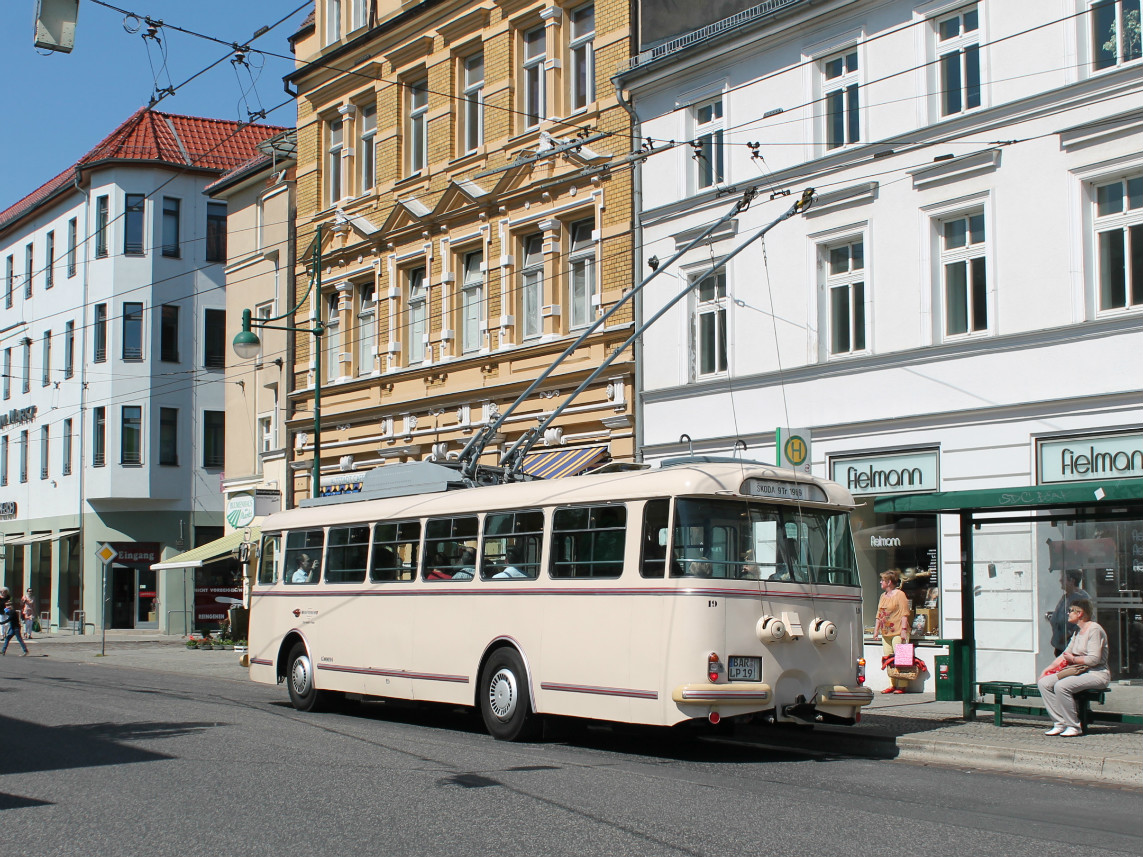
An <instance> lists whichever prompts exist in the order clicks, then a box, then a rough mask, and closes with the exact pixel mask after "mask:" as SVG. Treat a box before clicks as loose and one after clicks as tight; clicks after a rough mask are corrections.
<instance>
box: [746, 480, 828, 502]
mask: <svg viewBox="0 0 1143 857" xmlns="http://www.w3.org/2000/svg"><path fill="white" fill-rule="evenodd" d="M740 493H742V494H749V495H750V496H751V497H769V498H772V499H775V500H803V501H805V502H809V503H824V502H826V494H825V491H823V490H822V489H821V488H819V487H818V486H817V485H810V484H808V483H804V482H782V481H780V480H777V479H747V480H746V481H745V482H743V483H742V490H741V492H740Z"/></svg>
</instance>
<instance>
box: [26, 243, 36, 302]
mask: <svg viewBox="0 0 1143 857" xmlns="http://www.w3.org/2000/svg"><path fill="white" fill-rule="evenodd" d="M35 256H36V247H35V245H34V244H31V243H29V244H27V245H26V246H25V247H24V298H25V299H27V298H30V297H31V296H32V275H33V273H34V272H35V270H36V258H35Z"/></svg>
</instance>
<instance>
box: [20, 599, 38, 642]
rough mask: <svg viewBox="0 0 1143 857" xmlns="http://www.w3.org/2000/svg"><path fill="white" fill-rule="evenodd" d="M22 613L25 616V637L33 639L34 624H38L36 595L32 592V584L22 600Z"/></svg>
mask: <svg viewBox="0 0 1143 857" xmlns="http://www.w3.org/2000/svg"><path fill="white" fill-rule="evenodd" d="M20 614H21V615H22V616H23V617H24V638H25V639H27V640H30V639H32V626H33V625H35V624H36V596H34V595H33V594H32V588H31V587H30V586H29V587H28V591H27V592H25V593H24V597H23V598H22V599H21V600H20Z"/></svg>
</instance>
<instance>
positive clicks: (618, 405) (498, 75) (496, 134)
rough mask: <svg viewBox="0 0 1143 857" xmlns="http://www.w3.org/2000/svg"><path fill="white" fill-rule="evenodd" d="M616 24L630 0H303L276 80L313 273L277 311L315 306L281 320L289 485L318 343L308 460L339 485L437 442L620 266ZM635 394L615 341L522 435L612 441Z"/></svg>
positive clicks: (555, 379) (500, 405) (624, 186)
mask: <svg viewBox="0 0 1143 857" xmlns="http://www.w3.org/2000/svg"><path fill="white" fill-rule="evenodd" d="M631 36H632V28H631V20H630V4H629V3H628V2H627V0H622V2H619V0H596V2H594V3H592V2H587V3H585V2H583V0H568V2H557V0H484V2H471V0H468V2H465V0H424V1H423V2H419V3H414V2H403V3H402V2H398V0H374V2H368V0H318V2H317V4H316V9H315V15H314V16H313V19H312V20H311V21H309V22H307V24H306V25H305V26H303V28H302V29H301V30H300V31H299V32H298V33H297V34H296V35H295V36H294V48H295V53H296V56H297V58H298V67H297V69H296V71H295V72H294V73H293V74H292V75H291V76H290V78H289V79H288V82H289V83H290V84H291V85H293V86H295V87H296V88H297V91H298V167H297V176H298V179H297V181H298V184H297V232H298V240H297V247H298V260H297V268H296V282H295V288H296V289H297V292H296V294H297V295H301V294H302V293H303V292H304V290H305V287H306V284H307V283H308V282H309V281H310V278H311V276H312V274H313V271H312V260H313V258H314V257H313V242H314V240H315V235H316V234H317V232H318V227H319V225H320V227H321V242H320V248H321V271H320V280H321V289H320V292H317V291H316V290H315V292H313V293H311V297H310V299H309V300H308V301H307V302H306V303H305V304H303V306H302V308H301V309H300V311H299V314H298V317H296V318H295V323H296V324H297V325H298V326H308V325H312V324H313V323H314V322H315V321H320V322H322V324H323V325H324V327H325V332H324V335H323V336H322V337H320V338H316V337H312V336H299V337H298V339H297V349H296V351H295V366H294V370H295V373H296V382H297V383H296V385H295V386H296V392H295V394H294V395H293V396H292V400H291V408H292V411H291V414H290V418H289V420H288V422H287V427H288V429H289V430H290V431H291V432H293V435H292V436H293V440H292V444H293V448H294V459H295V460H294V465H293V466H294V468H295V469H294V470H293V471H292V472H293V477H294V487H295V496H296V497H299V498H302V497H306V496H312V491H313V488H312V486H311V484H310V483H311V477H310V471H311V469H312V468H311V464H312V449H313V438H312V436H310V433H307V429H308V428H309V427H310V426H311V424H312V407H313V394H314V374H315V373H314V360H313V357H314V354H313V352H312V349H313V347H314V346H315V343H320V347H321V348H322V349H323V353H322V358H323V359H322V375H323V377H322V378H321V394H322V425H323V428H322V437H321V445H322V463H323V476H322V481H323V484H327V483H328V484H336V483H338V482H340V481H343V480H344V481H352V480H353V479H354V478H359V476H360V473H361V471H363V470H367V469H370V468H372V467H375V466H378V465H381V464H385V463H392V462H397V461H408V460H417V459H424V458H428V457H431V458H434V459H441V458H445V457H452V456H455V455H456V454H457V453H458V452H459V451H460V450H461V449H462V448H463V447H464V446H465V444H466V443H467V442H468V441H469V439H470V438H471V437H472V436H473V433H474V432H475V431H477V430H478V429H479V428H480V427H481V426H482V425H486V424H487V423H488V422H489V421H490V420H492V419H494V418H495V416H496V415H497V414H498V413H501V412H503V411H504V410H505V409H506V408H507V406H508V405H509V404H510V403H511V402H513V401H514V400H515V399H516V397H517V396H518V395H519V394H520V393H521V392H522V391H523V390H524V389H525V388H526V387H527V386H528V384H529V383H530V382H531V381H532V380H534V379H535V378H536V377H537V375H538V374H539V373H540V372H541V371H543V370H544V369H545V368H546V367H549V366H551V365H552V364H553V362H554V361H555V359H556V357H557V356H558V355H559V354H560V353H561V352H562V351H563V350H564V349H565V348H566V347H567V345H568V344H569V343H571V342H572V341H573V340H574V338H575V337H576V336H578V335H579V334H580V333H582V332H583V330H584V329H585V328H586V327H587V326H588V325H589V324H591V323H592V322H594V321H595V320H596V319H597V318H598V317H599V316H600V315H602V313H603V312H605V311H606V310H607V309H608V308H609V307H611V306H612V305H614V303H615V302H616V301H617V300H619V299H620V298H621V297H622V296H623V295H624V293H625V291H626V290H629V289H630V288H631V286H632V285H633V282H634V279H633V278H634V275H635V272H634V271H633V266H632V259H633V255H632V254H633V245H632V240H633V239H632V195H631V170H630V163H628V162H626V161H625V160H624V159H625V158H626V156H627V155H629V154H630V150H631V137H630V116H629V114H628V112H627V111H626V110H625V108H624V106H623V105H622V104H620V102H619V101H618V99H617V98H616V95H615V92H614V90H613V88H612V86H611V83H610V76H611V75H612V74H614V73H615V71H616V70H617V69H618V67H619V65H620V63H622V62H623V61H624V60H626V59H627V57H628V56H629V55H630V52H631V45H632V38H631ZM569 144H572V145H569ZM307 248H308V249H307ZM632 318H633V313H632V311H631V310H630V308H629V307H628V306H626V305H625V306H624V307H623V309H622V310H620V311H619V312H617V313H616V314H615V316H613V317H612V318H611V319H609V320H608V323H607V324H606V326H604V327H603V328H601V329H600V330H599V331H597V332H595V333H593V334H592V335H591V337H590V338H589V339H588V340H587V341H586V342H585V343H584V344H583V346H582V347H580V348H579V349H578V350H577V351H576V352H575V353H574V354H573V355H572V356H571V357H570V358H569V359H567V360H566V361H564V362H563V363H562V364H561V365H560V367H559V368H558V369H557V370H556V372H555V373H554V374H553V375H552V377H551V378H550V379H549V380H548V382H546V383H545V384H544V385H542V386H541V387H540V388H539V389H538V390H537V391H536V392H535V394H534V395H533V396H532V397H530V399H529V400H528V401H526V402H525V403H523V404H522V406H521V407H520V408H519V409H518V410H517V411H516V412H515V413H514V414H513V415H512V416H511V417H510V418H509V419H508V420H507V421H506V422H505V423H504V425H503V427H502V429H501V431H500V432H498V433H497V434H496V435H495V437H494V438H493V439H492V443H491V444H490V446H489V447H488V448H487V449H486V452H485V454H484V456H483V458H482V462H483V463H486V464H493V463H496V461H497V460H498V459H499V453H500V452H501V451H502V450H503V449H505V448H506V446H508V445H511V444H512V443H513V442H514V441H515V440H516V439H517V438H519V437H520V435H521V434H522V433H523V432H524V431H525V430H527V429H528V428H531V427H535V426H536V425H537V424H538V423H539V421H540V420H541V419H543V418H544V417H545V416H546V415H547V414H549V413H551V411H552V410H553V409H554V408H555V407H556V406H557V405H558V404H559V403H561V402H562V401H563V398H564V397H565V396H566V395H567V394H568V393H569V392H570V391H571V390H573V389H574V388H575V387H576V386H577V385H578V384H579V383H580V382H581V381H582V380H583V379H584V378H586V377H587V376H588V375H589V374H590V373H591V371H592V370H593V369H595V368H597V367H598V366H599V365H600V364H601V363H602V362H603V360H604V359H605V356H606V355H607V354H608V353H609V352H610V351H611V350H612V349H614V347H615V346H616V345H617V344H618V343H621V342H622V341H623V340H624V339H626V338H627V337H628V336H629V335H630V334H631V331H632ZM633 399H634V389H633V362H632V356H631V354H630V352H629V351H628V352H625V353H624V354H623V355H621V356H620V358H619V359H617V360H616V361H615V363H614V364H613V365H612V366H611V367H610V369H609V371H607V372H605V373H603V374H602V375H601V376H600V377H599V378H598V380H597V381H596V382H594V383H593V384H592V386H591V387H589V388H588V389H587V390H586V391H585V392H584V393H583V394H582V395H581V396H580V397H579V398H577V399H576V400H575V402H574V403H573V404H572V405H571V406H570V407H569V408H568V409H567V410H566V411H565V412H564V413H563V414H561V416H560V418H559V420H558V422H557V423H556V424H554V425H553V426H552V428H551V429H549V431H547V432H546V433H545V435H544V438H543V439H542V440H540V441H539V442H538V443H537V445H536V446H535V447H534V450H533V454H538V453H542V452H551V451H554V450H563V449H575V448H583V449H584V450H585V452H586V450H588V449H592V450H595V454H594V455H592V454H586V455H585V457H584V458H585V460H584V461H583V462H581V464H583V465H584V466H586V464H587V463H588V462H594V463H599V462H601V461H603V460H606V458H607V457H610V458H613V459H618V460H630V459H631V458H632V457H633V454H634V446H633V437H634V426H633V424H632V422H633ZM307 458H308V459H309V461H306V459H307ZM535 460H536V459H532V461H535ZM353 474H358V477H354V476H353Z"/></svg>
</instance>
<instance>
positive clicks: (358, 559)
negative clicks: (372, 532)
mask: <svg viewBox="0 0 1143 857" xmlns="http://www.w3.org/2000/svg"><path fill="white" fill-rule="evenodd" d="M368 557H369V527H367V526H364V525H359V526H355V527H330V530H329V548H328V550H327V551H326V567H325V582H326V583H362V582H364V580H365V563H366V560H367V559H368Z"/></svg>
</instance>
